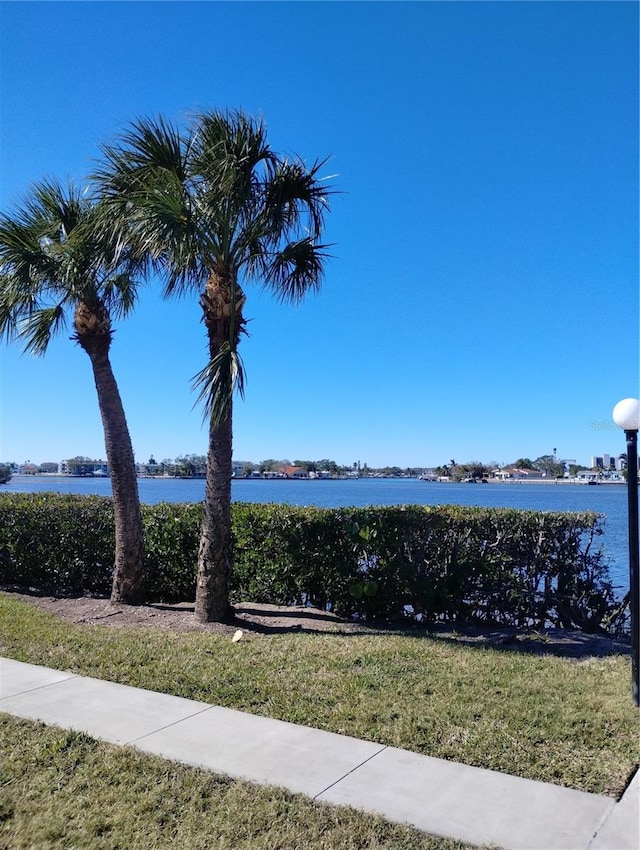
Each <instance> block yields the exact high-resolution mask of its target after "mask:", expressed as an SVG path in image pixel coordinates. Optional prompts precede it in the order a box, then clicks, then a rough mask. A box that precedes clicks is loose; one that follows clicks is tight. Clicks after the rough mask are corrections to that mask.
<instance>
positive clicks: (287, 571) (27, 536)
mask: <svg viewBox="0 0 640 850" xmlns="http://www.w3.org/2000/svg"><path fill="white" fill-rule="evenodd" d="M201 517H202V506H201V505H200V504H168V503H161V504H158V505H143V520H144V526H145V564H146V570H147V588H148V595H149V599H150V600H151V601H165V602H172V601H179V600H192V599H193V598H194V594H195V572H196V560H197V551H198V537H199V528H200V521H201ZM232 517H233V538H234V572H233V577H232V588H233V597H234V599H235V600H236V601H239V600H244V601H254V602H269V603H273V604H282V605H289V604H312V605H315V606H318V607H320V608H331V609H332V610H334V611H335V612H336V613H338V614H340V615H343V616H356V617H361V618H366V619H376V620H380V619H382V620H398V619H409V620H418V621H421V622H426V623H427V624H429V623H433V622H436V621H446V622H467V623H484V624H497V625H510V626H517V627H530V626H538V627H543V626H545V625H548V624H553V625H558V626H562V627H565V628H579V629H582V630H585V631H597V630H601V629H602V627H603V623H606V622H607V618H608V617H609V616H610V615H611V612H612V611H613V610H614V608H615V604H616V602H615V598H614V594H613V590H612V587H611V583H610V580H609V576H608V570H607V567H606V565H605V563H604V562H603V558H602V555H601V553H600V551H599V547H598V546H597V545H596V543H597V538H598V536H599V535H600V534H601V533H602V525H601V518H600V517H599V516H598V515H597V514H593V513H539V512H533V511H518V510H510V509H502V508H500V509H489V508H467V507H458V506H444V507H443V506H439V507H420V506H406V507H390V508H389V507H369V508H342V509H320V508H297V507H291V506H288V505H256V504H245V503H234V505H233V511H232ZM113 545H114V543H113V511H112V503H111V499H109V498H103V497H87V496H63V495H59V494H55V493H39V494H1V495H0V582H1V583H2V584H4V585H17V586H21V587H24V586H32V587H38V588H47V589H50V590H52V591H58V592H59V591H65V592H69V593H92V594H108V593H109V591H110V587H111V570H112V564H113Z"/></svg>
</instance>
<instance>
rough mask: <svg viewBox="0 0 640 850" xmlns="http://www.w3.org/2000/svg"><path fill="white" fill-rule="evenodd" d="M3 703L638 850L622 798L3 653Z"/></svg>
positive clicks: (199, 761) (585, 847) (461, 831)
mask: <svg viewBox="0 0 640 850" xmlns="http://www.w3.org/2000/svg"><path fill="white" fill-rule="evenodd" d="M0 711H4V712H8V713H9V714H13V715H16V716H18V717H24V718H29V719H32V720H41V721H43V722H45V723H52V724H56V725H57V726H61V727H63V728H67V729H75V730H77V731H83V732H87V733H88V734H89V735H92V736H94V737H96V738H100V739H102V740H103V741H108V742H110V743H113V744H128V745H131V746H134V747H136V748H137V749H138V750H142V751H144V752H148V753H153V754H155V755H159V756H164V757H166V758H170V759H175V760H177V761H181V762H184V763H185V764H190V765H195V766H197V767H202V768H205V769H207V770H212V771H215V772H218V773H226V774H228V775H229V776H233V777H237V778H241V779H247V780H249V781H251V782H257V783H261V784H269V785H278V786H282V787H285V788H287V789H289V790H290V791H294V792H301V793H303V794H306V795H307V796H308V797H311V798H312V799H314V800H317V801H319V802H325V803H339V804H345V805H349V806H353V807H354V808H357V809H363V810H365V811H370V812H377V813H379V814H381V815H383V816H384V817H386V818H388V819H389V820H392V821H396V822H399V823H408V824H412V825H413V826H416V827H417V828H418V829H421V830H423V831H425V832H428V833H431V834H433V835H439V836H448V837H452V838H457V839H460V840H461V841H466V842H469V843H471V844H494V845H497V846H498V847H501V848H503V850H638V848H639V847H640V834H639V827H638V823H639V798H640V777H639V775H638V774H636V777H635V779H634V780H633V782H632V783H631V785H630V786H629V788H628V789H627V791H626V793H625V795H624V796H623V798H622V800H620V802H618V803H616V801H615V800H613V799H611V798H609V797H604V796H600V795H597V794H587V793H585V792H583V791H574V790H572V789H570V788H563V787H560V786H557V785H549V784H546V783H543V782H534V781H532V780H529V779H520V778H519V777H515V776H509V775H507V774H502V773H496V772H493V771H489V770H483V769H481V768H477V767H468V766H467V765H462V764H457V763H454V762H449V761H443V760H441V759H434V758H430V757H428V756H421V755H417V754H416V753H412V752H407V751H406V750H398V749H396V748H394V747H386V746H384V745H382V744H375V743H372V742H370V741H360V740H357V739H356V738H349V737H346V736H343V735H336V734H333V733H331V732H322V731H320V730H318V729H311V728H308V727H305V726H296V725H294V724H291V723H285V722H283V721H280V720H271V719H269V718H265V717H257V716H255V715H251V714H245V713H243V712H240V711H233V710H231V709H228V708H221V707H219V706H212V705H208V704H207V703H202V702H196V701H194V700H188V699H182V698H181V697H174V696H168V695H167V694H161V693H155V692H153V691H145V690H141V689H139V688H131V687H127V686H125V685H119V684H115V683H113V682H105V681H101V680H98V679H91V678H88V677H85V676H77V675H75V674H73V673H64V672H61V671H59V670H50V669H48V668H46V667H36V666H34V665H31V664H23V663H21V662H19V661H12V660H9V659H0Z"/></svg>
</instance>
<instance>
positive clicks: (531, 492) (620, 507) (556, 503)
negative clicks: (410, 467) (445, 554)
mask: <svg viewBox="0 0 640 850" xmlns="http://www.w3.org/2000/svg"><path fill="white" fill-rule="evenodd" d="M204 486H205V482H204V480H203V479H176V478H140V479H138V488H139V491H140V500H141V501H142V502H145V503H147V504H156V503H157V502H199V501H202V500H203V499H204ZM47 490H49V491H55V492H57V493H78V494H80V495H95V496H110V495H111V481H110V480H109V478H72V477H69V476H31V475H14V477H13V478H12V479H11V481H10V482H9V483H8V484H3V485H2V486H1V487H0V493H34V492H44V491H47ZM231 492H232V498H233V500H234V501H236V502H261V503H266V502H276V503H279V504H289V505H316V506H317V507H322V508H339V507H350V506H355V507H364V506H366V505H448V504H451V505H478V506H480V507H490V508H519V509H521V510H532V511H595V512H596V513H600V514H603V515H604V517H605V533H604V536H603V537H602V538H601V539H602V545H603V549H604V551H605V555H606V557H607V560H608V561H609V569H610V573H611V578H612V581H613V583H614V585H615V587H616V590H617V593H618V594H619V595H623V594H624V593H625V592H626V591H627V590H628V588H629V556H628V537H627V533H628V532H627V529H628V525H627V490H626V486H625V485H623V484H619V485H618V484H603V485H601V486H599V487H588V486H586V485H579V484H557V485H555V484H535V483H531V484H510V483H508V484H507V483H505V484H498V483H496V484H453V483H438V482H431V481H418V480H417V479H415V478H359V479H349V480H345V481H335V480H331V479H328V480H300V481H297V480H295V481H294V480H289V479H285V480H261V479H258V480H244V479H238V480H235V479H234V481H233V483H232V490H231Z"/></svg>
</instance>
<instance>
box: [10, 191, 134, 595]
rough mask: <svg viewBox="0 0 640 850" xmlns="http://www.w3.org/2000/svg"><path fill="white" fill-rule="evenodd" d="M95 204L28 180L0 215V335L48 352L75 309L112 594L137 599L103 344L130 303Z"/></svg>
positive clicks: (124, 470)
mask: <svg viewBox="0 0 640 850" xmlns="http://www.w3.org/2000/svg"><path fill="white" fill-rule="evenodd" d="M97 220H98V216H97V205H96V204H95V203H94V202H93V201H91V200H89V199H87V198H86V197H84V195H83V193H82V192H81V191H80V190H79V189H78V188H77V187H74V186H73V185H69V186H67V187H63V186H62V185H61V184H59V183H57V182H56V181H45V182H42V183H40V184H37V185H36V186H34V187H33V190H32V192H31V193H30V195H29V197H28V198H27V200H26V201H25V202H24V204H23V205H22V206H20V207H18V208H17V209H16V211H15V213H14V214H13V215H6V214H3V215H1V216H0V337H4V338H6V339H8V340H12V339H17V340H18V341H20V342H21V343H22V344H23V346H24V350H25V351H29V352H31V353H33V354H36V355H42V354H44V353H45V352H46V350H47V347H48V345H49V342H50V340H51V338H52V337H53V336H54V335H55V333H56V332H59V331H60V330H62V329H63V327H64V326H65V325H66V323H67V321H68V320H69V318H71V315H70V314H72V316H73V318H72V320H71V322H72V326H73V336H72V337H71V339H73V340H75V341H76V342H77V343H78V345H79V346H80V347H81V348H82V350H83V351H85V352H86V354H87V355H88V357H89V359H90V361H91V368H92V370H93V377H94V381H95V387H96V392H97V394H98V404H99V407H100V414H101V416H102V424H103V427H104V440H105V450H106V453H107V460H108V462H109V466H110V469H111V485H112V492H113V504H114V515H115V563H114V572H113V586H112V594H111V601H112V602H117V603H128V604H136V603H139V602H141V601H142V598H143V593H144V574H143V539H142V517H141V513H140V502H139V498H138V483H137V478H136V470H135V462H134V455H133V449H132V446H131V438H130V436H129V429H128V427H127V420H126V418H125V413H124V408H123V406H122V400H121V398H120V393H119V390H118V385H117V384H116V380H115V377H114V375H113V370H112V368H111V362H110V359H109V350H110V347H111V340H112V336H113V328H112V323H111V316H112V315H116V316H120V315H122V316H124V315H126V314H127V313H129V311H130V310H131V309H132V307H133V306H134V303H135V300H136V282H135V279H134V277H133V276H132V273H131V270H129V271H128V270H127V268H126V264H125V260H126V259H127V258H126V256H125V255H121V258H120V260H119V261H118V262H116V261H115V253H114V246H113V245H110V243H109V240H108V238H106V236H105V234H103V235H99V234H98V231H97V229H96V227H95V223H96V222H97Z"/></svg>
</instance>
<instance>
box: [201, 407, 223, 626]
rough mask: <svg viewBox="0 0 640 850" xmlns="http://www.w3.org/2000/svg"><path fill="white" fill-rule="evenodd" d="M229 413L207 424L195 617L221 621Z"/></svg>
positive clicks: (203, 620) (202, 620)
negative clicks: (206, 451) (218, 421)
mask: <svg viewBox="0 0 640 850" xmlns="http://www.w3.org/2000/svg"><path fill="white" fill-rule="evenodd" d="M231 421H232V420H231V416H229V417H228V418H227V419H226V420H225V421H224V422H222V423H221V424H219V425H216V424H214V423H213V422H212V423H211V424H210V426H209V451H208V455H207V484H206V493H205V500H204V517H203V521H202V531H201V536H200V548H199V552H198V580H197V585H196V605H195V618H196V620H198V621H199V622H200V623H207V622H222V621H224V620H225V619H227V617H228V616H229V614H230V612H231V606H230V605H229V584H230V580H231V471H232V465H231V458H232V426H231Z"/></svg>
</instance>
